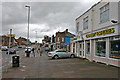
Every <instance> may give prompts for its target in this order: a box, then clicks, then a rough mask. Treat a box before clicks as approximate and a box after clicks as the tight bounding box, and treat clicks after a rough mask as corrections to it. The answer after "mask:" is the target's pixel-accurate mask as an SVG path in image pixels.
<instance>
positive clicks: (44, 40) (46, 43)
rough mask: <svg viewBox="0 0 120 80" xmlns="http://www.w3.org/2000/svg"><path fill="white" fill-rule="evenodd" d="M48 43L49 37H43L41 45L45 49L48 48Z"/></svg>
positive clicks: (49, 41)
mask: <svg viewBox="0 0 120 80" xmlns="http://www.w3.org/2000/svg"><path fill="white" fill-rule="evenodd" d="M50 43H51V37H49V36H47V35H45V36H44V39H43V40H42V44H43V45H44V46H45V47H50Z"/></svg>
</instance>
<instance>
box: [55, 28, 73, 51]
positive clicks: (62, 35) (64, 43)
mask: <svg viewBox="0 0 120 80" xmlns="http://www.w3.org/2000/svg"><path fill="white" fill-rule="evenodd" d="M74 36H75V35H74V34H72V33H70V32H68V29H66V30H65V31H63V32H59V31H58V32H57V33H56V49H65V50H67V51H69V50H70V38H73V37H74Z"/></svg>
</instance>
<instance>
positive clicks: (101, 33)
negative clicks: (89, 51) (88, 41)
mask: <svg viewBox="0 0 120 80" xmlns="http://www.w3.org/2000/svg"><path fill="white" fill-rule="evenodd" d="M114 32H115V29H114V28H110V29H105V30H102V31H98V32H94V33H91V34H87V35H86V38H90V37H95V36H101V35H106V34H110V33H114Z"/></svg>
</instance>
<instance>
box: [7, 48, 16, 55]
mask: <svg viewBox="0 0 120 80" xmlns="http://www.w3.org/2000/svg"><path fill="white" fill-rule="evenodd" d="M8 52H9V54H16V50H15V49H12V48H11V49H8V51H7V52H6V54H8Z"/></svg>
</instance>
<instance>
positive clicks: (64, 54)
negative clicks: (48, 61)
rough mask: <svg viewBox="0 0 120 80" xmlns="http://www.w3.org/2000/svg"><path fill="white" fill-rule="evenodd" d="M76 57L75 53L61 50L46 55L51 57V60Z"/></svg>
mask: <svg viewBox="0 0 120 80" xmlns="http://www.w3.org/2000/svg"><path fill="white" fill-rule="evenodd" d="M76 56H77V54H76V53H72V52H67V51H65V50H63V49H60V50H55V51H52V52H49V53H48V57H51V58H52V59H58V58H67V57H71V58H74V57H76Z"/></svg>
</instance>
